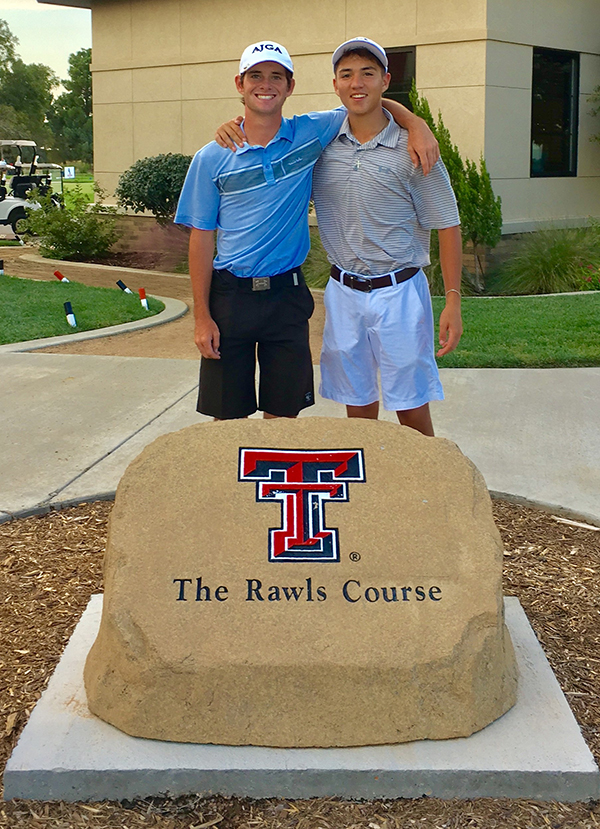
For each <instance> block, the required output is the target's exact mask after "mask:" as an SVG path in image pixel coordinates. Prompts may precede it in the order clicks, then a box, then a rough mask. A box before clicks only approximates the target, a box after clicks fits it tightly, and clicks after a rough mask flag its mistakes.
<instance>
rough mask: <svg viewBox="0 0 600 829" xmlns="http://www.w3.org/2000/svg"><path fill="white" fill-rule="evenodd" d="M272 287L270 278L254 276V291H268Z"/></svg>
mask: <svg viewBox="0 0 600 829" xmlns="http://www.w3.org/2000/svg"><path fill="white" fill-rule="evenodd" d="M270 287H271V277H270V276H253V277H252V290H253V291H268V290H269V289H270Z"/></svg>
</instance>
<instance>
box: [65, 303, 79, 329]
mask: <svg viewBox="0 0 600 829" xmlns="http://www.w3.org/2000/svg"><path fill="white" fill-rule="evenodd" d="M64 306H65V314H66V315H67V322H68V323H69V325H70V326H71V328H77V320H76V319H75V314H74V313H73V308H72V307H71V303H70V302H65V303H64Z"/></svg>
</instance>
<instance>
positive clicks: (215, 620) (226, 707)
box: [85, 418, 516, 747]
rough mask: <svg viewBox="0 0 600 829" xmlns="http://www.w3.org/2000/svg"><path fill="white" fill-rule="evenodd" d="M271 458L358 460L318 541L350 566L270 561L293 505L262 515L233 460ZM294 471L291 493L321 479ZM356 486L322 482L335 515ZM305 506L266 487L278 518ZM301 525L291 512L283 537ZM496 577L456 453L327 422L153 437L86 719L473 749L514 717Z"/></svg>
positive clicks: (264, 736)
mask: <svg viewBox="0 0 600 829" xmlns="http://www.w3.org/2000/svg"><path fill="white" fill-rule="evenodd" d="M262 447H265V448H267V449H276V450H286V449H287V450H315V451H316V450H318V451H319V452H320V453H323V452H327V451H328V450H329V451H333V450H354V451H355V452H356V450H358V449H360V450H362V456H363V458H364V473H365V475H364V477H365V478H366V480H365V481H364V482H362V483H360V482H358V481H355V482H352V481H350V482H349V483H347V484H346V492H345V497H347V498H348V499H349V500H347V501H346V500H342V499H341V498H338V500H337V502H336V501H335V499H334V500H330V501H325V506H324V521H323V516H322V512H323V511H322V512H321V524H320V526H319V527H317V529H319V530H320V532H321V536H327V530H326V529H325V527H326V528H338V531H339V560H338V561H320V560H310V561H302V560H290V561H282V560H281V557H276V558H275V560H269V530H270V529H276V528H278V527H281V526H282V520H283V518H284V517H285V516H284V515H283V512H282V505H281V504H282V502H279V501H277V502H269V500H268V496H267V500H262V501H258V500H257V492H258V491H259V489H260V484H259V485H258V486H257V484H256V483H254V482H253V481H252V480H249V479H248V480H239V477H243V475H241V474H240V454H241V453H240V449H257V448H262ZM263 454H264V453H263ZM350 454H352V453H350ZM266 457H268V453H267V455H266ZM266 465H267V467H274V466H276V464H274V462H273V461H272V459H271V460H270V461H267V464H266ZM292 466H293V465H292ZM288 467H289V468H292V467H290V464H288ZM252 468H253V467H252V464H251V463H250V465H249V466H247V469H246V471H248V470H250V472H251V471H252ZM289 468H288V472H287V473H286V475H287V481H288V482H289V481H290V480H291V479H295V480H296V481H298V480H300V479H301V478H302V474H304V480H307V477H308V478H310V470H308V472H307V471H306V470H304V472H303V473H301V472H298V467H297V466H295V467H293V469H294V470H295V474H292V472H290V471H289ZM323 468H324V469H327V468H329V467H328V464H327V463H325V464H324V466H323ZM348 470H350V473H352V474H354V473H355V472H356V469H355V467H352V468H351V464H350V463H349V464H348V466H347V469H346V472H344V467H343V465H342V466H338V467H337V468H336V469H335V471H334V472H333V473H332V474H327V473H325V474H323V475H321V476H320V477H321V483H317V485H316V488H317V489H318V490H323V491H324V490H325V489H327V481H329V482H330V483H333V486H331V487H330V495H334V496H335V494H336V491H337V494H338V495H339V494H340V493H339V490H336V486H335V484H336V482H338V481H340V480H342V479H343V478H344V475H346V477H347V476H348ZM313 472H314V470H313ZM263 473H264V470H263ZM352 474H350V477H352ZM317 477H319V476H317ZM354 477H355V478H357V477H360V475H356V474H354ZM263 478H264V474H263ZM275 478H276V476H275ZM266 486H267V489H268V485H266ZM293 488H294V485H290V486H289V487H288V485H287V484H281V485H280V486H279V487H277V486H275V487H273V490H275V495H274V496H271V501H273V499H274V497H277V494H276V493H277V492H281V491H283V490H286V491H287V489H293ZM343 494H344V493H342V495H343ZM263 495H264V491H263ZM323 497H327V496H323ZM317 501H318V498H317V497H316V496H314V497H313V507H312V508H311V509H310V510H309V512H310V516H312V518H311V517H310V516H309V517H308V518H307V527H308V528H309V530H310V529H311V528H312V530H313V531H314V530H315V526H316V523H317V524H318V517H317V518H315V511H316V512H318V511H319V506H318V503H317ZM294 506H295V508H296V510H297V508H298V501H297V500H294V499H293V498H291V497H288V500H287V502H284V507H285V510H287V513H286V514H287V519H288V521H289V522H293V517H294V515H293V513H294ZM311 521H312V523H311ZM315 522H316V523H315ZM323 524H325V527H324V526H323ZM308 535H310V532H308ZM317 535H318V533H317ZM296 540H297V541H300V542H301V541H302V539H296ZM280 541H281V538H279V542H280ZM279 542H276V544H277V543H279ZM318 546H319V544H318V543H317V541H316V542H315V543H314V545H313V547H314V548H316V547H318ZM323 546H324V548H326V544H323ZM305 547H308V548H309V549H312V548H311V546H310V545H305ZM293 554H294V553H293V550H292V553H291V556H293ZM285 555H288V554H287V553H285V554H284V557H285ZM501 558H502V548H501V542H500V538H499V535H498V533H497V530H496V528H495V526H494V523H493V520H492V515H491V507H490V502H489V497H488V494H487V490H486V487H485V484H484V481H483V479H482V477H481V475H480V474H479V472H478V471H477V469H476V468H475V467H474V466H473V464H472V463H471V462H470V461H468V460H467V459H466V458H465V457H464V456H463V455H462V454H461V452H460V451H459V450H458V448H457V447H456V446H455V445H454V444H453V443H451V442H450V441H446V440H442V439H431V438H425V437H423V436H421V435H419V434H417V433H416V432H414V431H412V430H410V429H407V428H402V427H400V426H398V425H396V424H391V423H383V422H373V421H357V420H333V419H321V418H306V419H304V420H300V421H287V420H277V421H261V420H252V421H229V422H224V423H206V424H199V425H196V426H191V427H189V428H187V429H184V430H182V431H180V432H177V433H175V434H171V435H167V436H164V437H161V438H159V439H158V440H156V441H155V442H154V443H153V444H151V445H150V446H148V447H147V448H146V449H145V450H144V451H143V452H142V454H141V455H140V456H139V457H138V458H137V459H136V460H135V461H134V462H133V463H132V464H131V466H130V467H129V468H128V470H127V472H126V473H125V475H124V476H123V479H122V481H121V483H120V485H119V489H118V491H117V498H116V501H115V507H114V510H113V515H112V519H111V528H110V534H109V541H108V547H107V554H106V564H105V572H106V582H105V603H104V608H103V615H102V622H101V626H100V632H99V634H98V638H97V640H96V642H95V644H94V646H93V647H92V650H91V652H90V655H89V657H88V660H87V663H86V668H85V683H86V690H87V694H88V701H89V706H90V709H91V710H92V712H93V713H95V714H97V715H98V716H100V717H101V718H102V719H104V720H106V721H107V722H110V723H112V724H113V725H115V726H117V727H118V728H120V729H122V730H123V731H125V732H127V733H129V734H133V735H135V736H142V737H151V738H155V739H160V740H174V741H182V742H198V743H217V744H230V745H247V744H254V745H271V746H290V747H293V746H298V747H301V746H351V745H373V744H381V743H398V742H404V741H409V740H419V739H427V738H428V739H444V738H452V737H461V736H467V735H469V734H471V733H473V732H474V731H477V730H479V729H481V728H483V727H484V726H485V725H487V724H488V723H490V722H492V721H493V720H495V719H497V718H498V717H499V716H501V715H502V714H503V713H504V712H505V711H507V710H508V709H509V708H510V707H511V706H512V705H513V704H514V702H515V699H516V668H515V661H514V653H513V649H512V644H511V642H510V637H509V635H508V632H507V629H506V627H505V625H504V616H503V605H502V593H501ZM200 579H201V581H199V580H200ZM185 580H189V581H185ZM206 588H208V590H209V591H210V594H209V592H208V590H206ZM219 588H221V589H219ZM293 588H296V589H295V590H293ZM383 588H386V590H385V592H384V589H383ZM209 595H210V600H208V599H209ZM394 599H396V600H394Z"/></svg>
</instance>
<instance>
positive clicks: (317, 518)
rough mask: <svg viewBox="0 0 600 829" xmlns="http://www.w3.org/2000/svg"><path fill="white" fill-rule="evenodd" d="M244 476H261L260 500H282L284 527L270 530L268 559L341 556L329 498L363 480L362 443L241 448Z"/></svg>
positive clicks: (336, 498)
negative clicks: (329, 518)
mask: <svg viewBox="0 0 600 829" xmlns="http://www.w3.org/2000/svg"><path fill="white" fill-rule="evenodd" d="M239 480H240V481H255V482H256V500H257V501H280V502H281V514H282V521H281V524H282V526H281V527H278V528H271V529H270V530H269V561H339V560H340V548H339V540H338V531H337V529H335V528H332V527H329V528H328V527H326V526H325V503H326V502H327V501H338V502H339V501H348V483H363V482H364V480H365V467H364V459H363V452H362V449H331V450H310V449H240V465H239Z"/></svg>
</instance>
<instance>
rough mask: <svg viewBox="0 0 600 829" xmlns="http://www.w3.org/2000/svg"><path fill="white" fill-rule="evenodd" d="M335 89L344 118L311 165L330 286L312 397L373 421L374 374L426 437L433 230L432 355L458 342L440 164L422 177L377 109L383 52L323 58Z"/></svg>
mask: <svg viewBox="0 0 600 829" xmlns="http://www.w3.org/2000/svg"><path fill="white" fill-rule="evenodd" d="M333 65H334V74H335V77H334V81H333V85H334V89H335V92H336V93H337V95H338V96H339V98H340V100H341V102H342V103H343V104H344V106H345V107H346V109H347V110H348V115H347V117H346V120H345V122H344V124H343V125H342V127H341V129H340V132H339V134H338V136H337V138H336V139H334V141H332V142H331V144H329V146H328V147H326V149H325V150H324V151H323V154H322V155H321V158H320V159H319V161H318V162H317V165H316V167H315V173H314V178H313V197H314V201H315V207H316V210H317V218H318V222H319V231H320V234H321V239H322V241H323V245H324V247H325V250H326V251H327V255H328V258H329V261H330V262H331V264H332V268H331V277H332V278H331V279H330V280H329V283H328V285H327V288H326V291H325V309H326V321H325V331H324V335H323V351H322V354H321V388H320V392H321V394H322V396H323V397H327V398H329V399H331V400H336V401H337V402H339V403H343V404H345V405H346V409H347V413H348V416H349V417H364V418H371V419H376V418H377V416H378V412H379V387H378V382H377V373H378V369H379V373H380V375H381V387H382V392H383V404H384V407H385V408H386V409H388V410H390V411H396V413H397V416H398V419H399V421H400V423H402V424H403V425H406V426H411V427H412V428H414V429H417V430H418V431H420V432H422V433H423V434H425V435H433V425H432V422H431V416H430V412H429V401H431V400H441V399H443V391H442V386H441V383H440V379H439V372H438V369H437V365H436V362H435V355H434V345H433V340H434V332H433V315H432V310H431V298H430V295H429V288H428V284H427V279H426V277H425V274H424V273H423V271H422V268H423V267H424V266H425V265H428V264H429V237H430V232H431V230H432V229H434V228H435V229H437V230H438V233H439V243H440V261H441V266H442V274H443V278H444V286H445V290H446V306H445V308H444V310H443V311H442V314H441V317H440V333H439V342H440V346H441V347H440V349H439V350H438V352H437V355H438V356H442V355H444V354H448V353H449V352H450V351H452V350H453V349H454V348H456V346H457V345H458V342H459V340H460V337H461V334H462V322H461V313H460V280H461V266H462V245H461V235H460V227H459V217H458V210H457V207H456V199H455V198H454V193H453V192H452V188H451V186H450V181H449V179H448V174H447V172H446V169H445V168H444V166H443V164H442V162H441V160H440V161H438V162H437V164H436V165H435V166H434V167H433V168H432V170H431V172H429V174H428V175H427V176H424V175H423V171H422V169H421V167H419V168H417V169H415V167H414V166H413V163H412V161H411V158H410V156H409V154H408V152H407V148H406V144H407V133H406V131H405V130H403V129H402V128H400V127H398V126H397V124H395V123H394V122H393V121H392V120H391V119H390V118H389V117H388V116H387V115H386V112H385V110H384V109H383V108H382V104H381V99H382V94H383V93H384V92H385V90H386V89H387V88H388V86H389V82H390V75H389V73H388V71H387V68H388V64H387V56H386V54H385V51H384V49H383V48H382V47H381V46H379V44H377V43H375V42H374V41H371V40H368V39H367V38H354V39H353V40H350V41H347V42H346V43H343V44H342V45H341V46H340V47H338V49H336V51H335V52H334V54H333Z"/></svg>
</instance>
